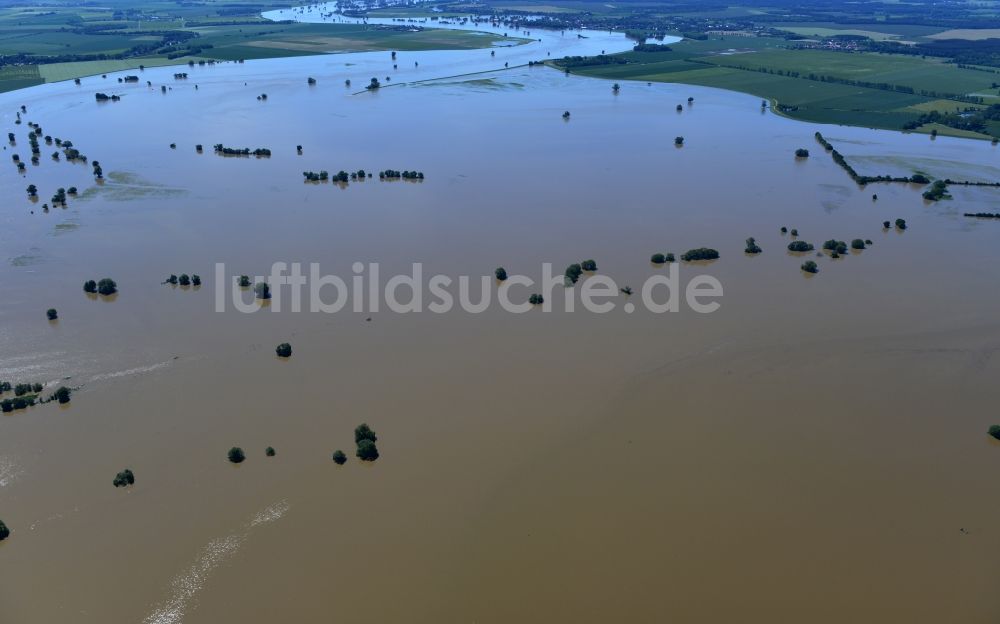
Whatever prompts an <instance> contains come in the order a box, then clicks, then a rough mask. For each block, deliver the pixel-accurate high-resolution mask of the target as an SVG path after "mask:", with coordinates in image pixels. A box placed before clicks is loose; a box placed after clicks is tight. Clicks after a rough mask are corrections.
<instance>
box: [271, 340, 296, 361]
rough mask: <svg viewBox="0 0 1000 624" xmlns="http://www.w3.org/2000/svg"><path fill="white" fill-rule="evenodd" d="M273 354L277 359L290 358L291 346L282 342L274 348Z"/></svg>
mask: <svg viewBox="0 0 1000 624" xmlns="http://www.w3.org/2000/svg"><path fill="white" fill-rule="evenodd" d="M274 352H275V353H277V354H278V357H283V358H286V357H292V345H290V344H288V343H287V342H283V343H281V344H280V345H278V346H277V347H275V349H274Z"/></svg>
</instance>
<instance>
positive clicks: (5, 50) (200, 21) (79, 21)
mask: <svg viewBox="0 0 1000 624" xmlns="http://www.w3.org/2000/svg"><path fill="white" fill-rule="evenodd" d="M282 6H287V4H285V3H277V4H239V3H235V2H234V3H228V2H221V3H213V5H212V7H211V9H209V8H208V7H206V6H201V5H199V6H191V5H189V4H186V3H184V4H182V3H172V2H153V3H150V4H142V5H140V4H138V3H135V2H111V3H109V4H102V6H101V7H82V6H63V7H48V6H46V7H10V8H0V92H3V91H12V90H15V89H21V88H24V87H30V86H33V85H37V84H42V83H44V82H55V81H60V80H71V79H73V78H78V77H82V76H88V75H93V74H101V73H107V72H112V71H120V70H125V69H133V68H136V67H138V66H139V65H146V66H149V67H154V66H159V65H173V64H183V63H186V62H187V61H188V60H191V59H206V60H209V59H215V60H240V59H257V58H275V57H287V56H306V55H313V54H329V53H337V52H363V51H369V50H386V49H396V50H432V49H434V50H440V49H453V50H463V49H473V48H483V47H489V46H490V45H492V44H493V43H494V42H495V41H497V40H498V38H497V37H495V36H492V35H489V36H487V35H482V34H479V33H474V32H456V31H447V30H440V29H427V30H422V31H417V32H412V31H409V30H392V29H387V28H378V27H375V26H367V25H358V24H354V25H346V24H279V23H275V22H271V21H267V20H263V19H261V18H260V17H259V14H260V11H262V10H267V9H271V8H280V7H282Z"/></svg>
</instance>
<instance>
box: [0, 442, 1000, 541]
mask: <svg viewBox="0 0 1000 624" xmlns="http://www.w3.org/2000/svg"><path fill="white" fill-rule="evenodd" d="M987 433H989V434H990V435H991V436H993V437H994V438H996V439H997V440H1000V425H990V428H989V429H988V430H987ZM0 524H3V523H2V522H0Z"/></svg>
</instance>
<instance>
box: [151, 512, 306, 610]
mask: <svg viewBox="0 0 1000 624" xmlns="http://www.w3.org/2000/svg"><path fill="white" fill-rule="evenodd" d="M288 509H289V505H288V502H287V501H279V502H277V503H274V504H273V505H270V506H268V507H265V508H264V509H262V510H261V511H259V512H257V513H256V514H254V516H253V518H251V519H250V521H249V522H247V523H245V524H244V525H243V526H242V527H241V529H240V530H239V531H237V532H235V533H233V534H231V535H227V536H225V537H221V538H217V539H214V540H212V541H210V542H209V543H208V544H207V545H206V546H205V547H204V548H202V549H201V550H200V551H199V553H198V555H197V557H196V558H195V560H194V562H193V563H192V564H191V565H190V566H189V567H188V568H186V569H185V570H184V571H183V572H181V573H180V574H178V575H177V576H175V577H174V579H173V580H172V581H171V582H170V597H169V598H167V600H165V601H164V602H162V603H161V604H159V605H157V607H156V608H155V609H154V610H153V611H152V612H151V613H150V614H149V615H147V616H146V618H145V619H144V620H143V624H180V622H183V621H184V615H185V614H186V613H187V611H188V609H189V608H190V607H191V606H192V603H193V601H194V599H195V598H196V597H197V595H198V592H200V591H201V590H202V589H203V588H204V586H205V583H206V582H207V581H208V578H209V576H210V575H211V573H212V571H213V570H214V569H215V568H217V567H218V566H219V565H220V564H221V563H222V562H224V561H226V560H227V559H229V558H230V557H231V556H233V554H235V553H236V551H237V550H239V548H240V546H242V545H243V543H244V542H246V540H247V539H248V538H249V537H250V534H251V533H252V531H253V529H254V528H256V527H258V526H261V525H264V524H268V523H270V522H275V521H276V520H279V519H280V518H281V517H282V516H284V515H285V514H286V513H287V512H288Z"/></svg>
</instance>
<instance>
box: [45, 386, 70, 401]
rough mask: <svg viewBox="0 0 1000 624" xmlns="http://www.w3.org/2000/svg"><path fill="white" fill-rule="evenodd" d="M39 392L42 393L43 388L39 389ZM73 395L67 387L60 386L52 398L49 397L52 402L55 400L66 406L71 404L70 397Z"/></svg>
mask: <svg viewBox="0 0 1000 624" xmlns="http://www.w3.org/2000/svg"><path fill="white" fill-rule="evenodd" d="M39 391H41V388H39ZM72 394H73V391H72V390H70V389H69V388H67V387H66V386H59V389H57V390H56V391H55V392H53V393H52V396H50V397H49V400H50V401H51V400H53V399H54V400H56V401H58V402H59V403H60V404H61V405H65V404H67V403H69V400H70V396H71V395H72Z"/></svg>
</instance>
